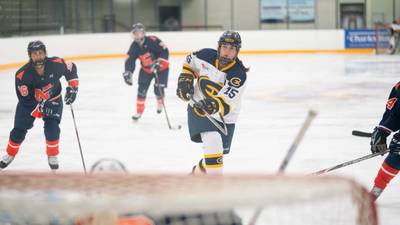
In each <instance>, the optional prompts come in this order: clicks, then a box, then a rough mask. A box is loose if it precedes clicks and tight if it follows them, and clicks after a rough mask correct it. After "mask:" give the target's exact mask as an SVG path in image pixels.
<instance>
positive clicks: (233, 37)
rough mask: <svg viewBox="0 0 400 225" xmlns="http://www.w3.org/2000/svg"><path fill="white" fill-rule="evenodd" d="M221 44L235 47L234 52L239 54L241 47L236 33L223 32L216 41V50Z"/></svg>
mask: <svg viewBox="0 0 400 225" xmlns="http://www.w3.org/2000/svg"><path fill="white" fill-rule="evenodd" d="M222 44H230V45H233V46H235V47H236V50H237V51H238V52H239V50H240V48H241V47H242V39H241V38H240V35H239V33H238V32H236V31H230V30H228V31H225V32H224V33H223V34H222V35H221V37H220V38H219V40H218V49H219V48H220V47H221V45H222Z"/></svg>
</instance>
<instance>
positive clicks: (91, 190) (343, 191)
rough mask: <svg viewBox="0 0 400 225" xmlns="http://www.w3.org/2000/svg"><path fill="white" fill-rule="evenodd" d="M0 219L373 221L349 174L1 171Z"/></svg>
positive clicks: (203, 223)
mask: <svg viewBox="0 0 400 225" xmlns="http://www.w3.org/2000/svg"><path fill="white" fill-rule="evenodd" d="M0 189H1V191H0V224H30V225H33V224H42V225H43V224H69V225H72V224H80V225H93V224H104V225H115V224H120V225H122V224H123V225H127V224H129V225H133V224H134V225H139V224H140V225H161V224H174V225H175V224H176V225H216V224H218V225H225V224H229V225H241V224H245V225H247V224H248V221H249V219H250V217H252V215H253V214H254V212H255V210H256V208H260V207H262V208H263V211H262V213H261V216H260V217H259V219H258V220H257V223H256V224H260V225H264V224H265V225H267V224H268V225H271V224H290V225H296V224H302V225H314V224H315V225H324V224H330V225H337V224H343V225H351V224H354V225H376V224H377V219H376V211H375V205H374V203H373V201H372V198H371V196H370V195H369V194H368V192H367V191H366V190H365V189H364V188H363V187H361V186H360V185H359V184H357V183H356V182H354V181H351V180H348V179H344V178H339V177H317V176H313V177H311V176H307V177H305V176H302V177H288V176H261V175H228V176H223V177H222V176H218V177H214V176H186V175H135V174H129V175H122V174H121V175H114V174H101V175H88V176H84V175H78V174H57V175H52V174H38V173H24V174H22V173H8V172H4V173H2V174H1V175H0Z"/></svg>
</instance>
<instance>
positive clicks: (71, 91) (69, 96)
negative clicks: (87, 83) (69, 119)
mask: <svg viewBox="0 0 400 225" xmlns="http://www.w3.org/2000/svg"><path fill="white" fill-rule="evenodd" d="M77 94H78V88H77V87H67V90H66V92H65V98H64V101H65V104H67V105H71V104H72V103H73V102H74V101H75V99H76V95H77Z"/></svg>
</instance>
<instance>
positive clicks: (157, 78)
mask: <svg viewBox="0 0 400 225" xmlns="http://www.w3.org/2000/svg"><path fill="white" fill-rule="evenodd" d="M153 73H154V78H155V80H156V85H157V87H158V92H159V93H160V95H161V96H162V98H163V109H164V114H165V118H166V120H167V124H168V128H169V129H174V127H172V125H171V122H170V121H169V117H168V112H167V107H166V106H165V94H164V93H163V90H162V89H161V86H160V85H161V84H160V79H159V77H158V72H157V70H156V69H153ZM179 128H180V126H178V127H177V129H179Z"/></svg>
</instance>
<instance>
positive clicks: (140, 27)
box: [131, 23, 145, 33]
mask: <svg viewBox="0 0 400 225" xmlns="http://www.w3.org/2000/svg"><path fill="white" fill-rule="evenodd" d="M138 31H140V32H145V29H144V25H143V24H142V23H135V24H133V25H132V30H131V32H132V33H135V32H138Z"/></svg>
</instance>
